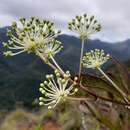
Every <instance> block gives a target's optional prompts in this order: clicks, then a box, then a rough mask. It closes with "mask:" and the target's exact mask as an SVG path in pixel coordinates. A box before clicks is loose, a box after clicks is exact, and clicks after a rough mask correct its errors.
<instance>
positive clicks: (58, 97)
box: [3, 14, 129, 108]
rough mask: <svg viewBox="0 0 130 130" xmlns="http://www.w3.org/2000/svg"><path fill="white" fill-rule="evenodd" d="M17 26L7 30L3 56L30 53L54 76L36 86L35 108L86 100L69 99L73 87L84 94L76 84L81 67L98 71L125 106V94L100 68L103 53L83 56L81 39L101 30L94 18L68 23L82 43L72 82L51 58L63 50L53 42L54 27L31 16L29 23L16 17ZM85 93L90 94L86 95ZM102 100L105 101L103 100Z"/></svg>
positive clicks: (96, 51)
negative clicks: (38, 58) (77, 71)
mask: <svg viewBox="0 0 130 130" xmlns="http://www.w3.org/2000/svg"><path fill="white" fill-rule="evenodd" d="M20 23H21V26H20V27H18V25H17V23H15V22H13V24H12V26H11V30H9V31H8V36H9V37H10V39H9V40H8V42H7V43H3V46H4V47H6V48H7V49H9V50H8V51H6V52H4V55H5V56H15V55H17V54H21V53H23V52H26V53H34V54H36V55H37V56H39V57H40V58H41V59H42V60H43V61H44V62H45V63H46V64H48V65H49V66H50V67H51V68H53V69H54V70H55V75H53V74H50V75H46V78H47V80H46V81H44V82H43V83H41V84H40V88H39V91H40V92H41V97H39V105H45V106H48V108H54V107H55V106H56V105H57V104H58V103H59V102H60V101H65V100H67V99H71V100H75V101H79V100H84V101H86V100H87V99H86V97H85V98H79V97H78V98H77V97H72V95H73V94H75V92H77V91H78V89H77V88H75V86H79V88H82V89H83V90H85V91H86V88H85V87H83V85H82V82H77V80H78V81H80V76H81V71H82V69H81V67H82V66H83V67H84V68H89V69H98V70H99V71H100V72H101V74H103V76H104V77H105V78H106V79H107V80H108V81H109V82H110V83H111V84H112V85H113V87H114V88H115V89H116V90H117V91H118V92H119V93H120V94H121V95H122V97H123V99H124V101H125V103H129V101H128V98H127V94H126V93H124V92H123V90H122V89H120V88H119V87H118V85H117V84H115V83H114V82H113V81H112V80H111V79H110V78H109V77H108V76H107V75H106V73H105V72H104V71H103V70H102V68H101V66H102V65H103V64H104V63H106V62H107V61H108V60H109V59H110V55H109V54H105V53H104V50H99V49H95V50H91V51H90V52H86V54H85V55H84V56H83V52H84V51H83V50H84V43H85V40H87V39H88V37H89V36H90V35H91V34H93V33H95V32H99V31H100V30H101V25H100V24H99V23H98V22H97V20H96V19H95V17H94V16H89V15H86V14H84V15H83V16H76V17H75V19H72V21H71V22H69V23H68V28H69V29H70V30H71V31H74V32H76V33H77V34H78V36H79V38H80V39H81V41H82V42H81V43H82V46H81V55H80V65H79V77H76V78H74V79H75V80H76V82H75V80H73V79H72V78H71V75H70V72H69V71H66V72H64V70H63V69H62V68H61V67H60V65H59V64H58V63H57V62H56V60H55V59H54V57H55V55H56V54H57V53H59V52H60V51H61V49H62V48H63V45H62V43H61V42H60V41H57V39H56V37H57V36H58V35H59V33H60V32H59V31H58V32H55V31H54V24H53V23H52V22H50V21H48V20H40V19H38V18H35V17H32V18H30V19H29V20H26V19H25V18H20ZM89 94H92V93H91V92H89ZM92 95H93V94H92ZM102 99H105V98H104V97H103V98H102ZM107 101H108V100H107Z"/></svg>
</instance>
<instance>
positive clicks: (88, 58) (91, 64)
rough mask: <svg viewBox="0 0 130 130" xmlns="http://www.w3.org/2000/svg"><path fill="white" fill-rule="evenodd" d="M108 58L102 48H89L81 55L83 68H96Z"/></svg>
mask: <svg viewBox="0 0 130 130" xmlns="http://www.w3.org/2000/svg"><path fill="white" fill-rule="evenodd" d="M109 58H110V55H109V54H107V55H106V54H105V53H104V50H99V49H95V50H91V51H90V52H87V53H86V55H85V56H84V57H83V60H82V64H83V66H84V67H85V68H92V69H96V68H99V67H100V66H102V65H103V64H104V63H105V62H107V60H108V59H109Z"/></svg>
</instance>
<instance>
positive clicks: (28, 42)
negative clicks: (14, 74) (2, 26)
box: [3, 17, 60, 56]
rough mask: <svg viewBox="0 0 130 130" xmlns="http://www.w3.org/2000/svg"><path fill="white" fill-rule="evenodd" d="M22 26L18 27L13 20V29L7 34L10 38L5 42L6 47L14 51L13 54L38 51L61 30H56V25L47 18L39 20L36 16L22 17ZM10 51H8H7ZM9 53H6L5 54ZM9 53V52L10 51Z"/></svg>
mask: <svg viewBox="0 0 130 130" xmlns="http://www.w3.org/2000/svg"><path fill="white" fill-rule="evenodd" d="M20 23H21V25H22V26H20V27H17V24H16V23H15V22H13V24H12V26H11V30H9V31H8V33H7V35H8V36H9V37H10V40H9V41H8V42H7V43H3V45H4V47H7V48H9V49H10V51H12V53H10V55H11V56H14V55H17V54H20V53H23V52H27V53H31V52H34V53H35V52H36V51H37V50H39V49H41V48H43V47H44V44H47V43H48V42H50V41H52V40H54V39H55V38H56V37H57V36H58V34H59V33H60V32H54V30H53V28H54V25H53V23H52V22H50V21H47V20H39V19H37V18H35V17H32V18H30V19H29V20H25V18H21V19H20ZM7 53H8V52H7ZM7 53H4V54H5V55H6V54H7ZM8 54H9V53H8Z"/></svg>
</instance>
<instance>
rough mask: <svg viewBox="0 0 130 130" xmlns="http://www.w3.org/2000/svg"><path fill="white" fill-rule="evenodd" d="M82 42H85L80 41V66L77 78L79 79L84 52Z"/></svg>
mask: <svg viewBox="0 0 130 130" xmlns="http://www.w3.org/2000/svg"><path fill="white" fill-rule="evenodd" d="M84 42H85V40H84V39H82V43H81V44H82V45H81V52H80V64H79V78H80V75H81V70H82V58H83V52H84Z"/></svg>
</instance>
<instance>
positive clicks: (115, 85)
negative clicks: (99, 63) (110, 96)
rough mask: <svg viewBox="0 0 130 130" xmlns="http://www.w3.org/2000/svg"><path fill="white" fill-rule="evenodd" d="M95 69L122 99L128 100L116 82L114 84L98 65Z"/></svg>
mask: <svg viewBox="0 0 130 130" xmlns="http://www.w3.org/2000/svg"><path fill="white" fill-rule="evenodd" d="M97 69H98V70H99V71H100V73H101V74H102V75H103V76H104V77H105V78H106V79H107V80H108V81H109V82H110V83H111V84H112V85H113V87H114V88H115V89H116V90H117V91H118V92H119V93H120V94H121V95H122V97H123V98H124V100H125V101H126V102H128V100H127V96H126V94H125V93H124V92H123V91H122V90H121V89H120V88H119V87H118V86H117V84H115V83H114V82H113V81H112V80H111V79H110V78H109V77H108V75H107V74H106V73H105V72H104V71H103V70H102V69H101V68H100V67H98V68H97Z"/></svg>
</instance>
